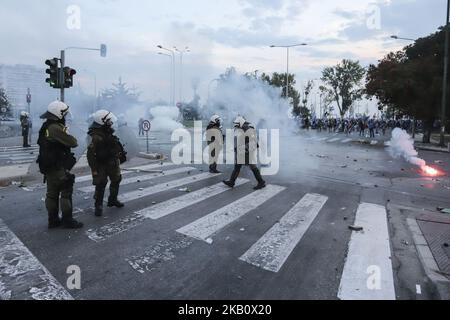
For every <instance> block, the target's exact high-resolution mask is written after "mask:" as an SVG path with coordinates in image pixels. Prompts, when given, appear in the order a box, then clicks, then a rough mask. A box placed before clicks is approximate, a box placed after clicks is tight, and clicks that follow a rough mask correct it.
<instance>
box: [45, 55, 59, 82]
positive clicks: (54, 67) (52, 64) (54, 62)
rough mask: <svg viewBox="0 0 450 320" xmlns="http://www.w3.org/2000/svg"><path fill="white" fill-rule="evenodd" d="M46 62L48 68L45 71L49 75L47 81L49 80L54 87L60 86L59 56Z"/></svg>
mask: <svg viewBox="0 0 450 320" xmlns="http://www.w3.org/2000/svg"><path fill="white" fill-rule="evenodd" d="M45 64H46V65H47V66H48V68H47V69H46V70H45V73H47V74H48V75H49V77H48V78H47V79H45V82H47V83H48V84H49V85H50V87H52V88H60V87H61V86H60V84H59V71H60V69H59V68H58V58H53V59H49V60H46V61H45Z"/></svg>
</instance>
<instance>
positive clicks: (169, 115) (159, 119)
mask: <svg viewBox="0 0 450 320" xmlns="http://www.w3.org/2000/svg"><path fill="white" fill-rule="evenodd" d="M150 114H151V115H152V116H153V120H152V121H151V123H152V131H173V130H176V129H179V128H182V127H183V125H182V124H181V123H180V122H178V119H179V117H180V112H179V110H178V108H177V107H170V106H157V107H153V108H151V109H150Z"/></svg>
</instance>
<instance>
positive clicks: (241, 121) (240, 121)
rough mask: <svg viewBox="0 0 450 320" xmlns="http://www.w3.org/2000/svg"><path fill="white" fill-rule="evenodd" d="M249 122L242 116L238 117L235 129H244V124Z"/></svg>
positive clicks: (235, 121)
mask: <svg viewBox="0 0 450 320" xmlns="http://www.w3.org/2000/svg"><path fill="white" fill-rule="evenodd" d="M246 122H247V121H246V120H245V119H244V117H242V116H238V117H237V118H236V119H235V120H234V122H233V123H234V127H235V128H242V127H243V126H244V123H246Z"/></svg>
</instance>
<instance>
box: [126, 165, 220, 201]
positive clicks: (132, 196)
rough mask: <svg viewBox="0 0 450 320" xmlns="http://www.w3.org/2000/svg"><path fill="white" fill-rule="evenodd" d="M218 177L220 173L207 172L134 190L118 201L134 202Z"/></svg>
mask: <svg viewBox="0 0 450 320" xmlns="http://www.w3.org/2000/svg"><path fill="white" fill-rule="evenodd" d="M219 175H220V173H219V174H211V173H209V172H205V173H201V174H197V175H193V176H189V177H186V178H181V179H178V180H174V181H170V182H165V183H161V184H157V185H155V186H151V187H148V188H144V189H142V190H135V191H131V192H127V193H124V194H122V195H120V196H119V199H120V201H122V202H129V201H133V200H136V199H139V198H143V197H147V196H150V195H152V194H155V193H159V192H163V191H167V190H170V189H173V188H176V187H180V186H183V185H185V184H189V183H195V182H198V181H202V180H206V179H210V178H213V177H217V176H219Z"/></svg>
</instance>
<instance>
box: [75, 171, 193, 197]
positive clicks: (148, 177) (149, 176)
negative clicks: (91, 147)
mask: <svg viewBox="0 0 450 320" xmlns="http://www.w3.org/2000/svg"><path fill="white" fill-rule="evenodd" d="M193 170H195V168H193V167H182V168H176V169H173V170H167V171H164V173H150V174H145V175H139V176H135V177H132V178H127V179H123V180H122V181H121V182H120V185H121V186H125V185H128V184H132V183H138V182H145V181H150V180H153V179H157V178H161V177H168V176H173V175H176V174H179V173H185V172H190V171H193ZM108 185H109V182H108ZM78 190H79V191H82V192H85V193H90V192H94V191H95V186H87V187H82V188H78Z"/></svg>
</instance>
